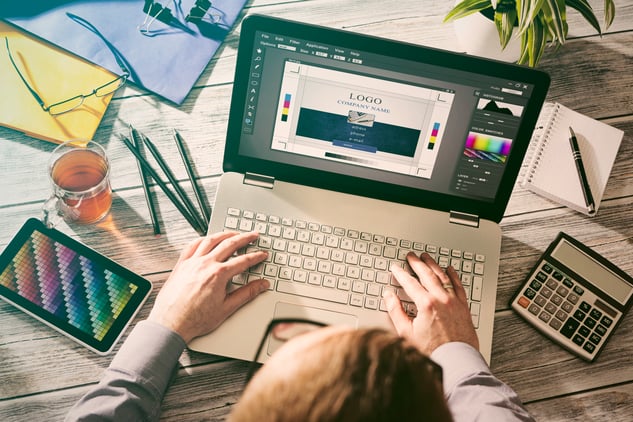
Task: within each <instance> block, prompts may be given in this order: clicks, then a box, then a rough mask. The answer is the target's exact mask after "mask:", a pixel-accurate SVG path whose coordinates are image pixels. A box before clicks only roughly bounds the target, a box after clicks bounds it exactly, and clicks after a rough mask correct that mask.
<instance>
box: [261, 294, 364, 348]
mask: <svg viewBox="0 0 633 422" xmlns="http://www.w3.org/2000/svg"><path fill="white" fill-rule="evenodd" d="M273 318H275V319H280V318H301V319H307V320H310V321H316V322H321V323H323V324H327V325H347V326H349V327H353V328H357V327H358V317H356V316H355V315H350V314H344V313H340V312H333V311H327V310H325V309H319V308H312V307H310V306H304V305H295V304H292V303H286V302H277V304H276V305H275V313H274V316H273ZM282 344H283V342H281V341H278V340H275V339H274V338H270V340H269V342H268V348H267V352H268V356H270V355H272V354H273V352H274V351H275V350H277V349H278V348H279V347H280V346H281V345H282Z"/></svg>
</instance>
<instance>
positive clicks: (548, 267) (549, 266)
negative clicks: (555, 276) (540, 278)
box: [541, 264, 554, 274]
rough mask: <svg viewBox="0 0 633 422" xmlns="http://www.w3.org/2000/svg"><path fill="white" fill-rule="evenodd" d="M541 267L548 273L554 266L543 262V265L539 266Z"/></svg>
mask: <svg viewBox="0 0 633 422" xmlns="http://www.w3.org/2000/svg"><path fill="white" fill-rule="evenodd" d="M541 268H542V269H543V271H545V272H546V273H547V274H550V273H551V272H552V271H553V270H554V268H552V266H551V265H549V264H543V266H542V267H541Z"/></svg>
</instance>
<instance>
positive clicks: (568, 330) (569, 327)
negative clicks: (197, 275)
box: [560, 318, 580, 338]
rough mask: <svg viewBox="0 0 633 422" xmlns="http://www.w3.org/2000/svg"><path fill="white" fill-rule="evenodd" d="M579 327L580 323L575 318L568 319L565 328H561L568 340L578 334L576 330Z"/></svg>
mask: <svg viewBox="0 0 633 422" xmlns="http://www.w3.org/2000/svg"><path fill="white" fill-rule="evenodd" d="M579 325H580V322H578V321H577V320H575V319H573V318H567V321H566V322H565V324H564V325H563V328H561V330H560V333H561V334H562V335H564V336H565V337H567V338H571V337H572V336H573V335H574V333H575V332H576V329H577V328H578V326H579Z"/></svg>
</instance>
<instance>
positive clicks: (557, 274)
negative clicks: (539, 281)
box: [552, 271, 563, 281]
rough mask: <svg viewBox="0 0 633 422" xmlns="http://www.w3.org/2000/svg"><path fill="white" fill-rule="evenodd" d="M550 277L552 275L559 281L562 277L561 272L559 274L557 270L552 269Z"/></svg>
mask: <svg viewBox="0 0 633 422" xmlns="http://www.w3.org/2000/svg"><path fill="white" fill-rule="evenodd" d="M552 277H554V278H555V279H556V280H558V281H561V280H562V279H563V274H561V273H560V272H559V271H554V274H552Z"/></svg>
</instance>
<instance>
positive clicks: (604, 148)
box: [519, 102, 624, 215]
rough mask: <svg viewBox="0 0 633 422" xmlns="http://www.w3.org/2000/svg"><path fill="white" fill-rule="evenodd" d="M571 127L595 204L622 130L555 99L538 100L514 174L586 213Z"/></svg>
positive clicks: (526, 184) (534, 189)
mask: <svg viewBox="0 0 633 422" xmlns="http://www.w3.org/2000/svg"><path fill="white" fill-rule="evenodd" d="M570 127H572V128H573V130H574V132H575V133H576V138H577V140H578V144H579V148H580V154H581V156H582V160H583V164H584V167H585V172H586V174H587V179H588V182H589V186H590V187H591V194H592V195H593V198H594V202H595V204H594V205H595V209H596V211H597V210H598V207H599V205H600V202H601V200H602V196H603V194H604V190H605V187H606V185H607V180H608V179H609V175H610V174H611V168H612V167H613V163H614V161H615V157H616V155H617V153H618V149H619V148H620V144H621V142H622V137H623V136H624V132H623V131H621V130H620V129H616V128H614V127H613V126H609V125H608V124H606V123H603V122H600V121H598V120H595V119H592V118H591V117H588V116H585V115H584V114H581V113H578V112H577V111H574V110H572V109H570V108H568V107H565V106H564V105H562V104H560V103H555V102H547V103H545V105H544V106H543V109H542V110H541V114H540V115H539V120H538V122H537V124H536V128H535V129H534V133H533V136H532V141H531V142H530V147H529V149H528V152H527V154H526V158H525V161H524V163H527V166H525V168H524V169H523V171H522V173H521V176H520V178H519V180H520V184H521V186H523V187H524V188H526V189H529V190H531V191H532V192H534V193H537V194H539V195H541V196H543V197H545V198H547V199H550V200H552V201H555V202H558V203H560V204H563V205H565V206H568V207H569V208H571V209H574V210H576V211H579V212H581V213H583V214H586V215H590V214H589V210H588V208H587V205H586V203H585V198H584V195H583V192H582V185H581V181H580V177H579V175H578V170H577V169H576V164H575V162H574V158H573V154H572V150H571V146H570V143H569V128H570ZM594 215H595V214H594Z"/></svg>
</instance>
